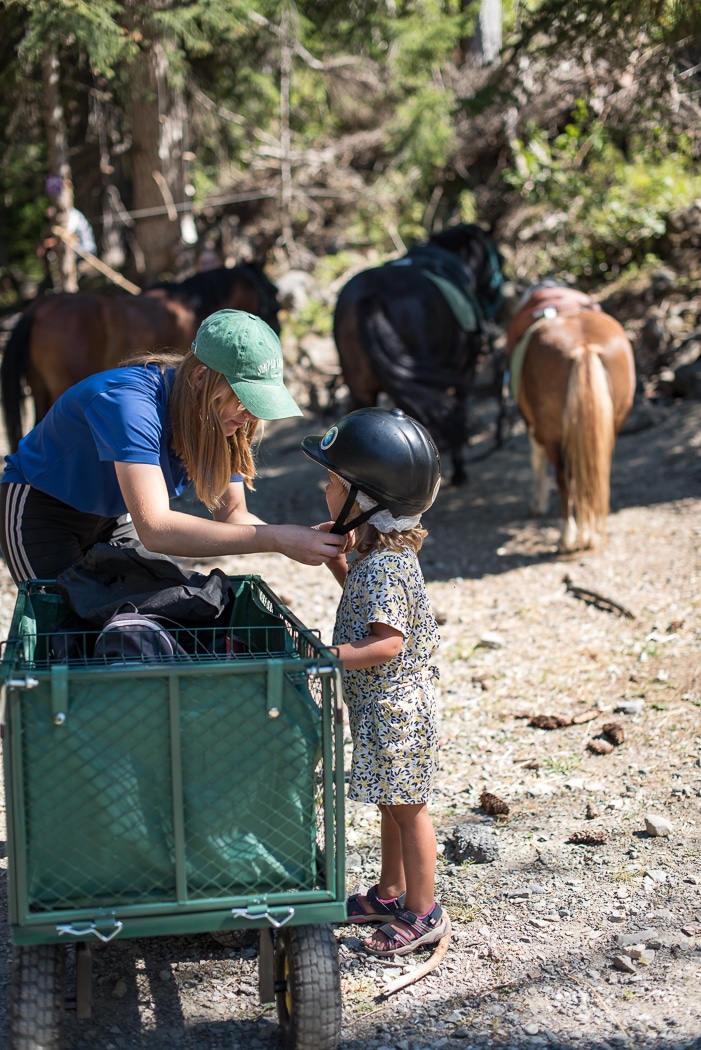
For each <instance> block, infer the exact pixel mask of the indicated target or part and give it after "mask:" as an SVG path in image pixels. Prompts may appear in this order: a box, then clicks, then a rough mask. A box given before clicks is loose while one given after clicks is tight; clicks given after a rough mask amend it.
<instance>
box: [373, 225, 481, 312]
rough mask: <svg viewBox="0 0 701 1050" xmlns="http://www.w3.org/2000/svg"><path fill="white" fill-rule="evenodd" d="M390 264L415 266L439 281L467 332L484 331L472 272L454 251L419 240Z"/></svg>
mask: <svg viewBox="0 0 701 1050" xmlns="http://www.w3.org/2000/svg"><path fill="white" fill-rule="evenodd" d="M387 265H388V266H415V267H416V269H418V270H420V271H421V273H422V274H423V275H424V277H427V278H428V280H429V281H431V282H432V283H433V284H435V285H436V287H437V288H438V290H439V291H440V292H441V294H442V296H443V298H444V299H445V301H446V303H447V304H448V306H449V307H450V310H451V311H452V314H453V316H454V318H455V321H456V323H457V324H458V325H459V327H460V328H462V330H463V331H464V332H479V331H481V328H482V326H481V322H480V313H481V312H480V307H479V303H478V301H477V298H476V296H475V290H474V286H473V279H472V275H471V273H470V271H469V270H467V269H466V267H465V266H463V264H462V262H461V261H460V259H459V258H458V256H456V254H455V252H449V251H447V250H446V249H445V248H438V247H437V246H436V245H434V244H418V245H416V246H415V247H414V248H410V249H409V251H408V252H407V254H406V255H405V256H403V257H402V258H401V259H395V260H394V261H392V262H390V263H388V264H387Z"/></svg>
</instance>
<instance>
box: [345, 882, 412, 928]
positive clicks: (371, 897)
mask: <svg viewBox="0 0 701 1050" xmlns="http://www.w3.org/2000/svg"><path fill="white" fill-rule="evenodd" d="M405 897H406V894H404V893H402V894H401V895H400V896H399V897H395V898H394V899H393V900H390V901H383V900H380V898H379V897H378V896H377V886H376V885H375V886H371V887H370V889H369V890H368V891H367V893H354V894H353V895H352V896H350V897H349V898H348V900H347V901H346V911H347V913H348V919H349V920H350V919H352V918H363V917H364V916H366V915H380V916H387V918H393V917H394V916H395V915H396V913H397V909H398V908H401V906H402V904H403V903H404V900H405ZM365 905H368V906H367V907H366V906H365Z"/></svg>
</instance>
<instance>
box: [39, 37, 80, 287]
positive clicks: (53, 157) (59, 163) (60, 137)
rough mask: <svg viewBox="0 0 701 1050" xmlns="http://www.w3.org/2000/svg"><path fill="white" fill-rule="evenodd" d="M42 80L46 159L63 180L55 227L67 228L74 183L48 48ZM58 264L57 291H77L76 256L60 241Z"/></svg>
mask: <svg viewBox="0 0 701 1050" xmlns="http://www.w3.org/2000/svg"><path fill="white" fill-rule="evenodd" d="M41 76H42V87H43V109H44V127H45V128H46V143H47V149H48V156H49V168H50V174H52V175H60V176H61V178H62V179H63V182H62V184H61V191H60V193H59V195H58V198H57V200H56V208H57V211H56V216H55V219H54V224H55V225H56V226H60V227H62V228H63V229H64V230H65V229H66V227H67V216H68V212H69V210H70V209H71V208H72V207H73V181H72V178H71V166H70V163H69V161H68V139H67V135H66V120H65V116H64V112H63V102H62V100H61V70H60V66H59V61H58V57H57V55H56V52H55V51H54V49H53V48H47V50H46V51H45V52H44V55H43V57H42V63H41ZM56 255H57V257H58V261H59V270H60V288H61V289H62V290H63V291H64V292H77V291H78V271H77V266H76V257H75V252H73V251H71V249H70V248H68V247H67V246H66V243H65V242H64V241H63V240H61V239H60V238H59V240H58V243H57V245H56Z"/></svg>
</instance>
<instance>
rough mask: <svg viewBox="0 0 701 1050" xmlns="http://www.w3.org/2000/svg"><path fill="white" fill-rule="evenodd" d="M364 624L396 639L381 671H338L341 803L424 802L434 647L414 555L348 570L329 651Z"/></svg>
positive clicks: (432, 753)
mask: <svg viewBox="0 0 701 1050" xmlns="http://www.w3.org/2000/svg"><path fill="white" fill-rule="evenodd" d="M371 623H384V624H388V625H389V626H390V627H394V628H396V630H398V631H401V633H402V634H403V635H404V644H403V645H402V648H401V649H400V651H399V653H398V655H397V656H396V657H394V658H393V659H392V660H390V661H388V662H387V663H384V664H378V665H376V666H375V667H367V668H362V669H359V670H355V671H345V672H344V675H343V692H344V699H345V702H346V704H347V707H348V718H349V723H350V731H351V736H352V738H353V761H352V768H351V776H350V784H349V789H348V797H349V798H351V799H354V800H355V801H357V802H371V803H376V804H377V803H384V804H388V805H401V804H408V803H420V802H427V801H428V796H429V794H430V790H431V783H432V780H433V776H434V773H435V770H436V763H437V758H438V741H437V729H436V709H435V708H436V705H435V695H434V689H433V682H432V679H433V678H435V677H437V676H438V670H437V668H435V667H432V666H431V665H430V663H429V661H430V659H431V657H432V656H433V654H434V653H435V651H436V649H437V648H438V642H439V636H438V628H437V627H436V620H435V617H434V615H433V612H432V610H431V605H430V603H429V600H428V595H427V594H426V586H425V584H424V578H423V574H422V572H421V568H420V566H419V560H418V558H417V556H416V554H415V553H414V551H413V550H412V549H411V548H409V547H405V548H404V549H403V550H401V551H388V550H380V551H371V552H370V553H369V554H368V555H366V556H365V557H364V558H358V559H357V560H356V561H354V562H352V563H351V565H350V566H349V568H348V576H347V578H346V582H345V586H344V588H343V596H342V598H341V601H340V604H339V607H338V612H337V614H336V624H335V627H334V634H333V642H334V645H342V644H343V643H345V642H353V641H357V640H359V639H360V638H364V637H366V636H367V635H368V634H369V633H370V626H369V625H370V624H371Z"/></svg>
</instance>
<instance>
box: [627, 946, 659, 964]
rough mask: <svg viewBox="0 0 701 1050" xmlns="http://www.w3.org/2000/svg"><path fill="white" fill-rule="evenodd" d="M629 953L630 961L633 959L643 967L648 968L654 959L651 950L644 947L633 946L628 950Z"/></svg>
mask: <svg viewBox="0 0 701 1050" xmlns="http://www.w3.org/2000/svg"><path fill="white" fill-rule="evenodd" d="M629 953H630V957H631V959H635V961H636V962H639V963H642V965H643V966H649V965H650V963H651V962H654V959H655V953H654V951H653V950H652V948H646V947H645V946H644V945H643V946H642V947H638V946H637V945H634V946H633V947H632V948H630V949H629Z"/></svg>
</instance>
